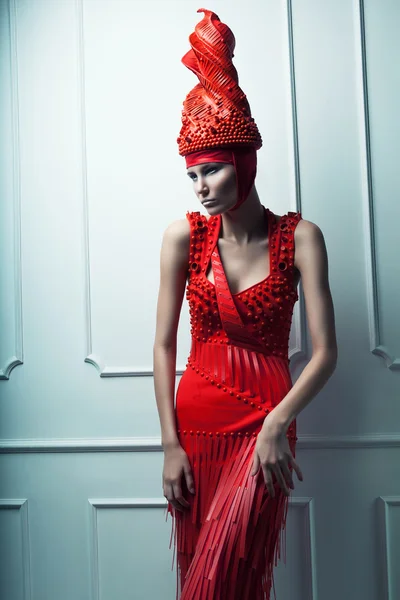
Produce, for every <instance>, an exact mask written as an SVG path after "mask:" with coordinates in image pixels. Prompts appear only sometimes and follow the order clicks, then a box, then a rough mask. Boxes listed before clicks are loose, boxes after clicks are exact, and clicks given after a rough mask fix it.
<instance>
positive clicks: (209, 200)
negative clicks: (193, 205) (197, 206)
mask: <svg viewBox="0 0 400 600" xmlns="http://www.w3.org/2000/svg"><path fill="white" fill-rule="evenodd" d="M211 202H215V198H210V199H208V200H204V202H203V205H204V204H209V203H211Z"/></svg>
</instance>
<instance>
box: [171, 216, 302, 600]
mask: <svg viewBox="0 0 400 600" xmlns="http://www.w3.org/2000/svg"><path fill="white" fill-rule="evenodd" d="M264 213H265V217H266V226H268V241H269V257H270V272H269V275H268V277H266V278H265V279H264V280H263V281H260V282H259V283H257V284H256V285H252V286H251V287H249V288H247V289H246V290H243V291H242V292H240V293H237V294H231V292H230V290H229V286H228V283H227V280H226V277H225V273H224V269H223V265H222V262H221V259H220V256H219V252H218V245H217V242H218V237H219V231H220V226H221V216H220V215H217V216H211V217H210V218H209V219H207V218H206V217H205V216H204V215H201V214H200V213H199V212H192V213H189V212H188V213H187V214H186V217H187V219H188V220H189V222H190V259H189V274H188V285H187V290H186V296H187V299H188V303H189V310H190V322H191V336H192V344H191V350H190V355H189V358H188V362H187V365H186V369H185V371H184V373H183V375H182V378H181V380H180V382H179V385H178V389H177V393H176V406H175V414H176V423H177V431H178V437H179V441H180V444H181V446H182V447H183V449H184V450H185V452H186V453H187V455H188V458H189V461H190V464H191V467H192V472H193V477H194V486H195V494H192V493H190V492H189V491H188V489H187V486H186V482H185V478H184V476H182V494H183V496H184V497H185V499H186V500H187V501H188V502H189V503H190V508H189V509H184V512H181V511H178V510H176V509H175V508H174V507H173V506H172V505H171V503H168V504H167V508H166V518H168V513H169V514H171V517H172V532H171V543H172V538H173V539H174V549H176V553H177V563H178V568H177V596H176V597H177V598H178V597H179V594H181V595H180V600H269V598H270V592H271V587H272V586H273V589H274V596H275V598H276V593H275V584H274V580H273V567H274V565H275V566H276V565H277V560H278V558H280V552H281V546H283V549H284V562H285V563H286V536H284V532H285V531H286V530H285V525H286V515H287V507H288V500H289V496H286V495H285V494H284V492H283V490H282V489H281V487H280V486H279V484H278V483H277V480H276V478H275V475H273V481H274V489H275V497H273V498H272V497H271V496H270V495H269V492H268V490H267V487H266V485H265V481H264V476H263V472H262V469H261V468H260V469H259V472H258V474H257V475H256V476H254V477H252V476H251V475H250V471H251V468H252V464H253V454H254V447H255V443H256V440H257V435H258V433H259V431H260V429H261V427H262V425H263V421H264V419H265V417H266V416H267V414H268V413H269V412H271V411H272V410H273V409H274V407H275V406H276V405H277V404H279V402H280V401H281V400H282V399H283V398H284V397H285V395H286V394H287V393H288V391H289V390H290V388H291V387H292V385H293V384H292V380H291V375H290V371H289V357H288V345H289V333H290V327H291V322H292V315H293V307H294V304H295V302H296V301H297V300H298V293H297V290H296V289H295V287H294V286H295V282H294V230H295V228H296V225H297V223H298V222H299V220H300V219H301V218H302V217H301V213H294V212H288V213H287V214H286V215H283V216H282V217H281V219H280V221H279V224H278V223H277V222H276V218H275V215H274V214H273V212H272V211H270V210H269V209H265V208H264ZM210 261H211V265H212V269H213V273H214V281H215V284H213V283H212V282H210V281H209V280H208V279H207V278H206V273H207V272H208V267H209V264H210ZM287 438H288V441H289V445H290V448H291V451H292V453H293V455H294V456H295V446H296V441H297V435H296V420H295V419H294V420H293V421H292V423H291V424H290V426H289V428H288V430H287ZM291 470H292V468H291ZM171 543H170V547H171ZM174 556H175V552H174ZM173 565H174V557H173V562H172V569H173Z"/></svg>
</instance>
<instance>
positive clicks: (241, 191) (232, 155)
mask: <svg viewBox="0 0 400 600" xmlns="http://www.w3.org/2000/svg"><path fill="white" fill-rule="evenodd" d="M185 159H186V168H189V167H193V166H194V165H200V164H203V163H208V162H222V163H229V164H231V165H233V166H234V167H235V172H236V186H237V193H238V200H237V203H236V204H235V206H234V207H233V208H232V209H231V210H236V209H237V208H239V206H241V205H242V204H243V202H244V201H245V200H247V197H248V195H249V193H250V190H251V188H252V187H253V183H254V179H255V177H256V173H257V153H256V150H255V148H251V147H249V148H245V147H244V148H232V149H229V148H213V149H212V150H199V151H198V152H191V153H190V154H188V155H187V156H186V157H185Z"/></svg>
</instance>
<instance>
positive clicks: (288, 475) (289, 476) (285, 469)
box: [281, 462, 294, 490]
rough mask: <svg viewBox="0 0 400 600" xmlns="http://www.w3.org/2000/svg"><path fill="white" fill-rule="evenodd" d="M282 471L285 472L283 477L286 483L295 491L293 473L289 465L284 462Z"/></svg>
mask: <svg viewBox="0 0 400 600" xmlns="http://www.w3.org/2000/svg"><path fill="white" fill-rule="evenodd" d="M281 469H282V472H283V476H284V477H285V480H286V483H287V484H288V486H289V487H290V488H292V490H294V485H293V478H292V473H291V471H290V468H289V465H288V463H286V462H283V463H282V464H281Z"/></svg>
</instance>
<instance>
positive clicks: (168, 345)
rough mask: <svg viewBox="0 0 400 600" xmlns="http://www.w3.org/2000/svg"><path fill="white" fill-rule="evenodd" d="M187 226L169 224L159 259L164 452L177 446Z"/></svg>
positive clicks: (157, 378)
mask: <svg viewBox="0 0 400 600" xmlns="http://www.w3.org/2000/svg"><path fill="white" fill-rule="evenodd" d="M189 245H190V225H189V222H188V220H187V219H179V220H177V221H174V222H173V223H171V224H170V225H169V226H168V227H167V229H166V230H165V232H164V236H163V240H162V246H161V256H160V287H159V293H158V302H157V320H156V334H155V341H154V347H153V359H154V369H153V371H154V390H155V396H156V402H157V409H158V414H159V418H160V423H161V443H162V446H163V448H164V450H165V449H167V448H174V447H176V446H178V445H179V441H178V436H177V431H176V421H175V408H174V398H175V373H176V347H177V330H178V324H179V316H180V312H181V308H182V301H183V296H184V293H185V287H186V277H187V272H188V266H189Z"/></svg>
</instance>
